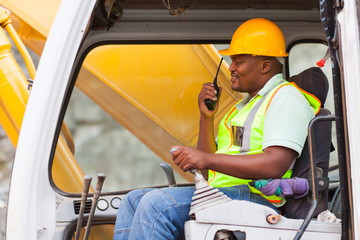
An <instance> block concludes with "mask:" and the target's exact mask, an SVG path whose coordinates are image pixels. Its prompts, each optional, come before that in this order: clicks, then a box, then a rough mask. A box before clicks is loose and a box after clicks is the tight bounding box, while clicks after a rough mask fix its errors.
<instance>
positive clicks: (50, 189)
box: [0, 0, 360, 239]
mask: <svg viewBox="0 0 360 240" xmlns="http://www.w3.org/2000/svg"><path fill="white" fill-rule="evenodd" d="M344 2H345V3H344ZM344 2H343V1H335V0H334V1H315V0H309V1H291V2H289V1H284V0H269V1H265V2H264V1H248V0H244V1H233V0H223V1H193V0H179V1H172V0H170V1H169V0H168V1H161V0H148V1H140V0H129V1H120V0H86V1H84V0H63V1H62V2H61V4H60V2H59V7H58V9H56V12H57V13H56V17H55V18H54V21H53V23H52V25H51V31H50V30H49V32H48V34H47V32H46V31H45V30H43V29H41V28H38V29H37V30H38V31H37V32H33V33H32V34H33V36H36V37H34V38H29V37H28V36H29V32H26V31H24V30H22V28H21V27H22V26H24V25H23V24H25V23H26V24H28V25H27V26H34V28H35V27H37V26H38V25H36V24H32V25H31V23H33V22H31V21H27V22H26V20H29V19H30V20H31V19H35V16H33V18H31V17H29V16H28V17H26V18H25V17H24V16H21V14H23V13H24V10H23V11H17V10H18V8H21V7H23V6H25V5H24V4H23V3H22V2H21V0H11V2H9V1H6V0H2V1H0V3H2V5H3V6H4V7H6V8H8V9H9V10H10V11H12V12H13V13H14V14H17V15H16V16H14V19H15V21H14V25H15V26H16V27H17V30H18V31H19V33H20V34H19V35H20V37H22V38H23V39H24V41H25V42H26V43H27V44H28V46H30V48H31V47H33V48H34V49H35V50H36V49H39V46H43V49H42V48H41V47H40V50H39V51H38V52H39V53H41V59H40V62H39V66H38V68H37V73H36V75H35V79H34V82H33V85H32V87H31V90H29V99H28V101H27V105H26V111H25V114H24V118H23V121H22V125H21V132H20V135H19V140H18V142H17V152H16V157H15V161H14V167H13V173H12V180H11V188H10V196H9V208H8V216H7V239H79V235H80V236H81V237H82V236H83V235H85V236H86V238H89V239H112V235H113V231H114V223H115V220H116V215H117V211H118V207H119V203H120V202H121V201H122V198H123V197H124V196H125V195H126V194H127V193H128V192H129V191H131V190H133V189H137V188H144V187H167V186H170V187H183V186H189V185H194V183H193V178H194V175H193V174H191V173H189V172H187V173H184V172H182V171H181V170H180V169H178V168H177V166H175V165H174V164H173V162H172V159H171V154H170V152H169V150H170V148H171V146H175V145H186V146H193V147H195V146H196V142H197V135H198V107H197V97H198V93H199V91H200V89H201V86H202V84H203V83H205V82H212V81H213V79H214V77H215V75H216V73H217V68H218V64H219V62H220V59H221V56H220V55H219V54H218V52H217V51H218V50H219V49H224V48H227V46H228V45H229V43H230V40H231V37H232V34H233V33H234V31H235V30H236V28H237V27H238V26H239V25H240V24H241V23H242V22H244V21H246V20H248V19H251V18H257V17H262V18H266V19H269V20H272V21H273V22H275V23H276V24H277V25H278V26H279V27H280V29H281V30H282V31H283V33H284V36H285V40H286V46H287V52H289V56H288V57H287V58H286V60H285V64H284V73H283V74H284V77H285V79H289V81H295V82H297V83H298V85H302V84H303V88H307V87H309V89H305V90H307V91H309V92H310V93H313V94H314V95H315V96H318V95H319V94H323V95H325V97H324V98H323V99H322V100H323V101H322V103H323V105H324V110H323V111H321V115H319V116H316V117H315V118H314V120H313V121H312V122H311V124H310V126H309V137H308V140H307V146H306V147H305V148H304V150H303V151H304V152H303V156H307V157H304V159H305V160H301V161H299V166H295V167H296V169H297V170H296V171H294V172H295V173H296V175H297V176H301V177H305V178H308V179H309V183H310V185H311V191H310V194H309V195H308V196H307V197H305V198H303V199H301V201H300V202H299V201H293V200H292V199H288V205H285V207H284V215H283V216H278V215H277V214H276V213H275V212H274V211H272V210H271V209H270V208H268V207H265V206H260V205H257V204H253V203H250V202H244V201H234V200H233V201H228V202H226V203H223V204H219V205H216V206H212V207H211V208H206V209H203V210H201V211H198V212H196V213H195V219H193V220H190V221H189V222H187V223H186V224H185V235H186V238H187V239H263V238H264V236H267V237H269V238H270V239H280V238H281V239H300V238H301V239H324V238H329V239H340V238H341V239H356V236H358V230H359V223H358V222H357V221H358V220H356V218H355V217H354V216H356V210H357V209H358V206H357V204H356V201H355V200H356V197H357V196H358V194H359V193H358V189H359V186H358V185H357V184H356V183H355V181H353V180H352V179H357V178H358V177H357V176H360V175H359V174H356V173H357V171H358V170H357V168H355V166H356V164H357V163H356V161H354V160H353V159H355V158H356V156H357V155H356V153H357V148H356V147H354V146H353V145H356V144H355V143H356V142H359V141H358V140H359V139H357V136H360V134H358V133H359V131H358V128H357V127H356V126H358V123H357V122H356V119H357V118H356V116H357V115H356V113H358V112H360V109H359V107H358V106H356V104H354V102H356V89H357V88H358V86H357V85H356V83H355V82H356V81H355V80H356V79H357V78H358V77H360V76H359V74H358V73H357V71H354V69H357V67H354V68H350V66H358V65H356V64H357V63H358V61H359V59H358V58H359V57H358V56H354V55H351V53H350V52H355V53H356V52H357V51H358V49H359V48H358V42H359V39H358V38H357V39H356V41H355V40H354V41H355V42H356V45H354V49H355V50H354V51H349V50H348V49H347V48H345V47H346V46H349V45H348V44H349V42H347V41H350V39H352V38H351V37H352V35H351V34H350V36H349V35H346V34H349V33H350V32H356V33H358V22H357V18H356V17H355V18H354V14H353V12H352V11H355V10H356V9H358V8H357V7H359V6H358V5H359V4H358V3H356V1H344ZM33 5H34V6H35V7H36V6H37V7H40V6H41V1H40V0H38V1H36V2H34V3H33ZM354 9H355V10H354ZM355 16H356V14H355ZM354 19H355V20H356V21H355V20H354ZM352 27H353V28H352ZM342 28H346V31H340V30H341V29H342ZM44 38H46V44H45V45H44V42H42V41H38V40H39V39H44ZM340 40H341V41H340ZM32 44H33V45H32ZM327 53H328V54H327ZM347 54H350V55H347ZM328 56H330V57H329V58H328ZM320 60H323V61H321V64H320V65H324V66H321V69H322V70H320V69H319V67H318V66H317V65H316V63H317V62H318V61H320ZM325 60H326V63H325ZM229 64H230V59H229V58H227V57H225V58H224V62H223V64H222V65H221V67H220V69H219V73H218V76H217V79H218V83H219V85H220V86H221V87H222V89H223V91H222V96H221V99H220V107H219V110H218V112H217V114H216V116H215V125H218V124H219V122H220V120H221V118H222V117H223V115H224V114H225V113H226V112H227V111H228V110H229V109H230V108H231V107H232V106H233V105H234V104H235V103H236V102H237V101H239V100H240V99H241V98H242V97H243V96H244V94H242V93H234V92H233V91H232V90H231V87H230V82H229V78H230V74H229V71H228V66H229ZM345 64H349V65H345ZM352 64H353V65H352ZM345 66H349V67H348V68H347V67H345ZM324 74H325V75H324ZM351 74H352V75H351ZM325 79H328V81H327V80H326V81H325ZM327 84H328V85H327ZM327 88H328V90H329V91H328V93H327V90H326V89H327ZM312 91H314V92H312ZM319 92H320V93H319ZM324 92H326V94H324ZM326 95H327V96H326ZM318 97H319V96H318ZM2 107H3V106H2ZM3 108H4V107H3ZM325 108H326V109H329V111H327V110H325ZM347 111H350V112H347ZM323 113H324V114H323ZM348 115H351V116H352V118H351V120H350V116H348ZM359 115H360V114H359ZM64 122H66V126H67V127H64V126H65V125H64V124H63V123H64ZM323 126H325V127H324V128H323ZM319 133H320V134H319ZM319 143H320V145H321V147H318V144H319ZM130 149H131V150H130ZM332 150H334V151H332ZM163 162H165V163H167V164H169V165H170V166H171V167H172V168H173V169H174V170H175V177H173V176H172V173H171V170H169V166H168V165H166V164H165V165H164V164H162V163H163ZM300 163H301V164H300ZM350 163H351V164H350ZM160 164H162V165H163V168H164V169H165V172H166V173H167V175H165V174H163V173H162V170H161V168H160ZM359 169H360V168H359ZM319 172H320V173H319ZM91 177H92V179H93V180H92V181H93V184H90V182H91ZM96 178H97V180H96ZM174 178H176V183H175V182H174ZM167 179H168V181H167ZM95 183H97V184H95ZM327 208H328V209H330V210H331V211H332V213H333V214H334V215H335V222H333V223H330V222H324V221H317V220H316V219H315V217H316V215H318V214H320V213H321V212H322V211H323V210H326V209H327ZM340 219H341V220H340ZM265 234H266V235H265Z"/></svg>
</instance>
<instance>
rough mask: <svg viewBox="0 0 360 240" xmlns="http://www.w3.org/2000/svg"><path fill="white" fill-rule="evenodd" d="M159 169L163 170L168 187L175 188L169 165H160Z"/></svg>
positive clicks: (172, 172) (172, 173)
mask: <svg viewBox="0 0 360 240" xmlns="http://www.w3.org/2000/svg"><path fill="white" fill-rule="evenodd" d="M160 166H161V168H162V169H163V170H164V172H165V175H166V178H167V181H168V184H169V187H176V180H175V176H174V171H173V169H172V167H171V166H170V164H168V163H165V162H163V163H160Z"/></svg>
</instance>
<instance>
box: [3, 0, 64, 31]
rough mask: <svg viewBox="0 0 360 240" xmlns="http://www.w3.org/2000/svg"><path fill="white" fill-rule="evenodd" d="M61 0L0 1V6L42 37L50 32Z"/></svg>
mask: <svg viewBox="0 0 360 240" xmlns="http://www.w3.org/2000/svg"><path fill="white" fill-rule="evenodd" d="M60 3H61V0H51V1H44V0H31V1H29V0H1V1H0V4H1V5H3V6H4V7H5V8H7V9H8V10H10V11H11V12H14V13H15V14H16V15H17V16H20V17H21V19H22V20H23V21H24V22H26V23H27V24H29V25H30V26H32V27H33V28H35V29H36V30H37V31H38V32H39V33H41V34H42V35H43V36H47V35H48V34H49V32H50V28H51V24H52V22H53V21H54V18H55V15H56V12H57V10H58V8H59V6H60Z"/></svg>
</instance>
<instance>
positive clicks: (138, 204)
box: [114, 187, 195, 240]
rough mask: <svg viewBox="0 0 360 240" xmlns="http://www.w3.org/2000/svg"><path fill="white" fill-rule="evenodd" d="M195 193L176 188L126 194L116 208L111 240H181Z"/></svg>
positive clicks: (191, 190) (191, 189)
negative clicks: (116, 214)
mask: <svg viewBox="0 0 360 240" xmlns="http://www.w3.org/2000/svg"><path fill="white" fill-rule="evenodd" d="M194 190H195V188H193V187H179V188H163V189H145V190H135V191H132V192H130V193H128V194H127V196H126V197H125V198H124V199H123V200H122V202H121V204H120V207H119V212H118V216H117V219H116V224H115V232H114V240H118V239H156V240H157V239H159V240H161V239H184V223H185V222H186V221H187V220H189V211H190V204H191V198H192V196H193V194H194ZM145 193H146V195H145Z"/></svg>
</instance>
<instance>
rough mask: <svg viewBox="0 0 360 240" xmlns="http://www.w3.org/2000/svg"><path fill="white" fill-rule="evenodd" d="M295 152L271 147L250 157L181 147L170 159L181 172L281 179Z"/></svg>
mask: <svg viewBox="0 0 360 240" xmlns="http://www.w3.org/2000/svg"><path fill="white" fill-rule="evenodd" d="M296 156H297V152H296V151H294V150H292V149H290V148H286V147H280V146H272V147H268V148H266V149H264V152H263V153H259V154H253V155H226V154H211V153H204V152H202V151H198V150H196V149H193V148H190V147H180V148H179V149H178V150H177V151H175V152H174V155H173V158H174V162H175V164H177V165H178V166H179V167H180V168H181V169H182V170H183V171H188V170H189V169H191V168H196V169H200V170H203V169H212V170H214V171H217V172H221V173H225V174H227V175H230V176H234V177H237V178H242V179H261V178H264V179H268V178H281V177H282V176H283V175H284V174H285V172H286V171H287V170H288V169H289V167H290V165H291V164H292V162H293V161H294V159H295V158H296Z"/></svg>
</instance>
